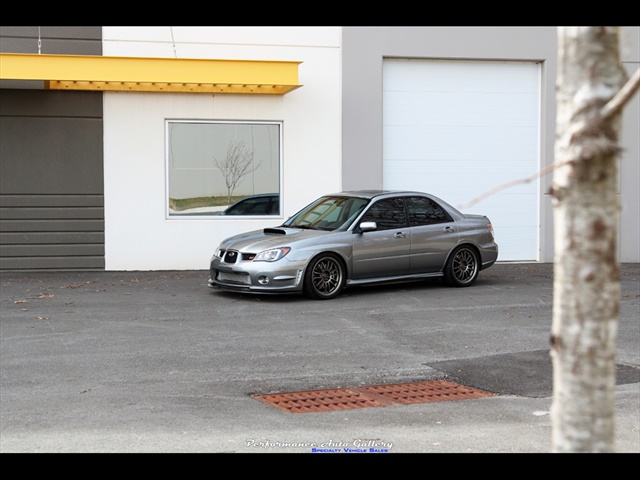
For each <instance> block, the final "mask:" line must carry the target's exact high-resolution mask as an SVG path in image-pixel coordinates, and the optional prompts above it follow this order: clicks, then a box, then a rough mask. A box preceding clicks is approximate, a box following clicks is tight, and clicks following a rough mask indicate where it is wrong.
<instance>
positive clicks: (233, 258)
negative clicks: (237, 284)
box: [222, 250, 240, 263]
mask: <svg viewBox="0 0 640 480" xmlns="http://www.w3.org/2000/svg"><path fill="white" fill-rule="evenodd" d="M239 260H240V252H238V251H237V250H227V251H226V252H225V253H224V257H222V261H223V262H225V263H236V262H237V261H239Z"/></svg>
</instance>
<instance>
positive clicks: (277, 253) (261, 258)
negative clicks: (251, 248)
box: [253, 247, 291, 262]
mask: <svg viewBox="0 0 640 480" xmlns="http://www.w3.org/2000/svg"><path fill="white" fill-rule="evenodd" d="M290 251H291V248H289V247H280V248H270V249H269V250H263V251H261V252H260V253H258V254H257V255H256V256H255V258H254V259H253V261H254V262H277V261H278V260H280V259H281V258H282V257H284V256H285V255H286V254H287V253H289V252H290Z"/></svg>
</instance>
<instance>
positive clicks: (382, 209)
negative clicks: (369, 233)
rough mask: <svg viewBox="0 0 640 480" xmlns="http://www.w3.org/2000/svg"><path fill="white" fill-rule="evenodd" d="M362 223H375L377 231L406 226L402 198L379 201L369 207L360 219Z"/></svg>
mask: <svg viewBox="0 0 640 480" xmlns="http://www.w3.org/2000/svg"><path fill="white" fill-rule="evenodd" d="M362 221H363V222H376V223H377V224H378V230H389V229H391V228H402V227H406V226H407V216H406V213H405V209H404V201H403V199H402V198H388V199H385V200H379V201H377V202H375V203H374V204H373V205H371V206H370V207H369V210H367V212H366V213H365V214H364V216H363V217H362Z"/></svg>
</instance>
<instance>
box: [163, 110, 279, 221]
mask: <svg viewBox="0 0 640 480" xmlns="http://www.w3.org/2000/svg"><path fill="white" fill-rule="evenodd" d="M166 152H167V153H166V157H167V211H168V216H169V217H170V218H179V217H191V216H194V215H198V216H223V215H224V216H225V217H226V218H229V217H232V216H236V215H243V216H247V215H249V216H265V215H266V216H280V215H281V203H282V202H281V201H280V199H281V193H280V192H281V188H280V187H281V184H282V124H281V123H279V122H249V121H246V122H244V121H243V122H238V121H236V122H216V121H188V120H168V121H167V122H166ZM238 202H240V203H238ZM249 207H250V208H249Z"/></svg>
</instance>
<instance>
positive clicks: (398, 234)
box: [393, 232, 407, 238]
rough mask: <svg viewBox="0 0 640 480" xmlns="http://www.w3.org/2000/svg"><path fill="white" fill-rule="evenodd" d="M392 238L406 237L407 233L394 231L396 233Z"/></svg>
mask: <svg viewBox="0 0 640 480" xmlns="http://www.w3.org/2000/svg"><path fill="white" fill-rule="evenodd" d="M393 238H407V234H406V233H404V232H396V233H395V234H394V235H393Z"/></svg>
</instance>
